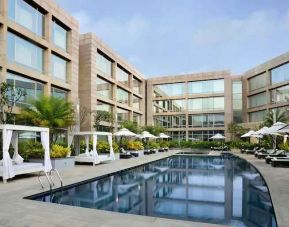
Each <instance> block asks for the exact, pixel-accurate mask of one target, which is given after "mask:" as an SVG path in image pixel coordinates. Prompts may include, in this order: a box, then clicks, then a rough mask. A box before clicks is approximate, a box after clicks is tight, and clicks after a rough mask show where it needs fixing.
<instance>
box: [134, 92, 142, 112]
mask: <svg viewBox="0 0 289 227" xmlns="http://www.w3.org/2000/svg"><path fill="white" fill-rule="evenodd" d="M140 105H141V99H140V98H139V97H137V96H135V95H134V96H133V108H135V109H137V110H140V109H141V106H140Z"/></svg>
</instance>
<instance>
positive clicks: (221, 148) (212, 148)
mask: <svg viewBox="0 0 289 227" xmlns="http://www.w3.org/2000/svg"><path fill="white" fill-rule="evenodd" d="M211 150H213V151H229V150H230V149H229V147H228V146H220V147H211Z"/></svg>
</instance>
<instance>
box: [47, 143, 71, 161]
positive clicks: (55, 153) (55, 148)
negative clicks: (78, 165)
mask: <svg viewBox="0 0 289 227" xmlns="http://www.w3.org/2000/svg"><path fill="white" fill-rule="evenodd" d="M70 153H71V151H70V147H63V146H61V145H58V144H53V145H52V147H51V152H50V157H51V158H65V157H67V156H69V155H70Z"/></svg>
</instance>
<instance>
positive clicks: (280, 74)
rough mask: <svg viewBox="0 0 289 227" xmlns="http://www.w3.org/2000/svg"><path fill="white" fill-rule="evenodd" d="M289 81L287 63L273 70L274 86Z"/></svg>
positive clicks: (288, 64)
mask: <svg viewBox="0 0 289 227" xmlns="http://www.w3.org/2000/svg"><path fill="white" fill-rule="evenodd" d="M287 80H289V63H286V64H284V65H281V66H279V67H277V68H275V69H272V70H271V82H272V84H276V83H280V82H284V81H287Z"/></svg>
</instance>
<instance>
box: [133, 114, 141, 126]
mask: <svg viewBox="0 0 289 227" xmlns="http://www.w3.org/2000/svg"><path fill="white" fill-rule="evenodd" d="M133 122H135V123H137V125H140V124H141V114H138V113H133Z"/></svg>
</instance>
